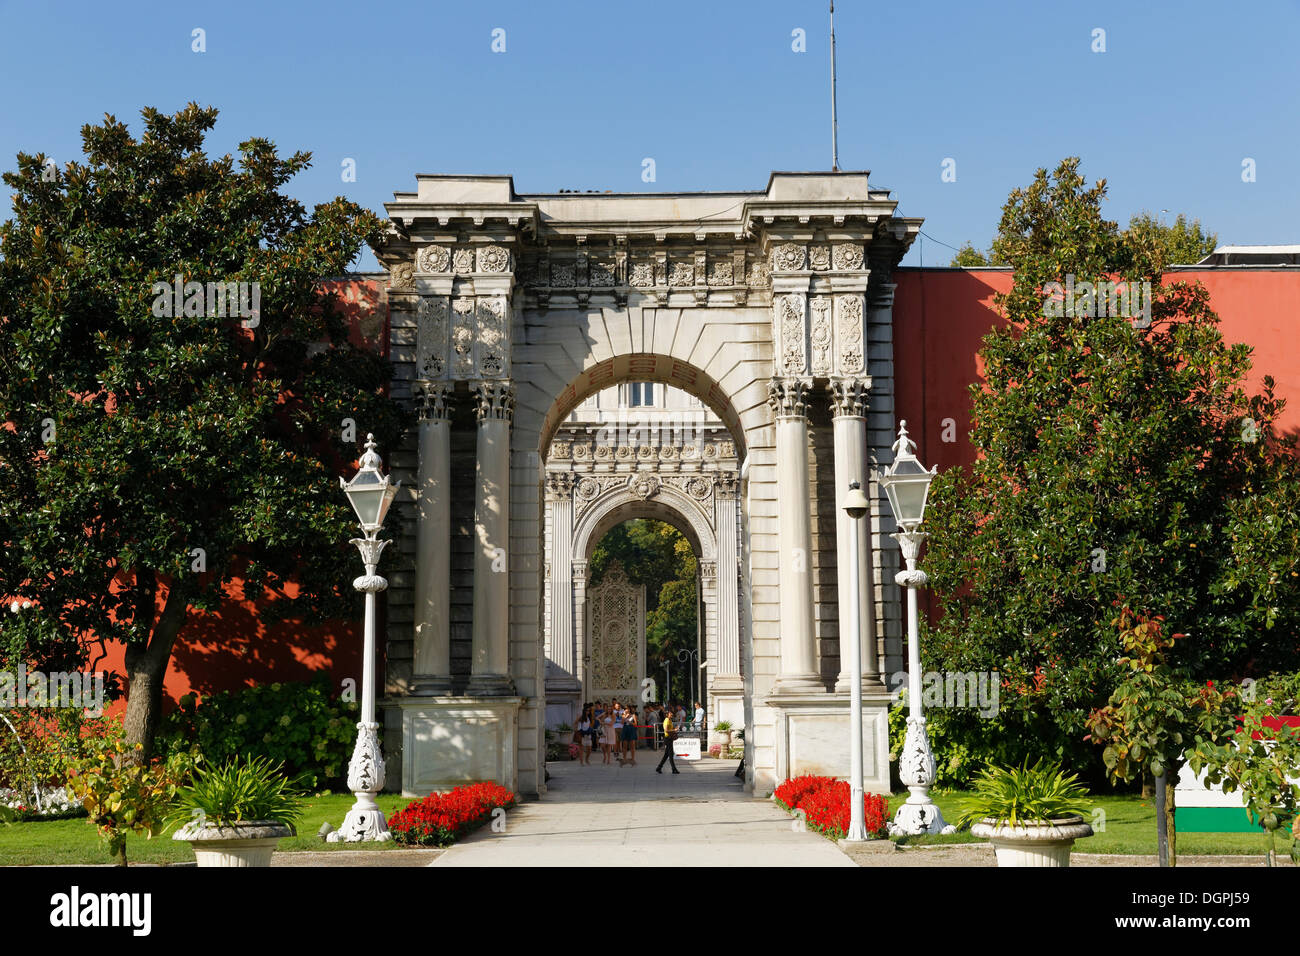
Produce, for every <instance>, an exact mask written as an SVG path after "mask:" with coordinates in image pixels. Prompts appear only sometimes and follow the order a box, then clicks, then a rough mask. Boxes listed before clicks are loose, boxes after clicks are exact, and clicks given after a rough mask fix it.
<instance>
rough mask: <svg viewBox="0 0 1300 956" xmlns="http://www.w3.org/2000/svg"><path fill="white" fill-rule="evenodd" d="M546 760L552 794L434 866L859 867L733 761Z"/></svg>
mask: <svg viewBox="0 0 1300 956" xmlns="http://www.w3.org/2000/svg"><path fill="white" fill-rule="evenodd" d="M659 756H660V755H659V753H657V752H654V751H649V750H642V751H638V753H637V765H636V766H635V767H633V766H631V765H629V766H626V767H620V766H619V765H618V764H617V763H614V764H610V765H602V764H601V763H600V757H599V755H597V756H595V757H594V758H593V760H592V763H591V765H590V766H587V767H583V766H581V765H579V764H578V763H576V762H573V761H561V762H558V763H550V764H547V769H548V770H549V771H550V773H551V780H550V783H549V784H547V787H548V792H547V793H546V795H545V796H543V797H542V799H541V800H538V801H534V802H531V803H525V804H522V805H521V806H519V807H516V808H515V809H513V810H511V811H509V813H508V814H507V816H506V821H505V824H506V825H505V832H504V833H493V832H492V831H491V830H490V829H488V828H486V827H485V828H484V829H482V830H479V831H478V832H476V833H474V834H473V835H472V836H470V837H469V838H468V839H467V840H465V841H464V842H463V843H459V844H457V845H456V846H454V847H452V848H451V849H449V850H447V851H446V852H445V853H443V854H442V855H441V856H440V857H439V858H438V859H437V860H436V861H434V862H433V863H432V864H430V865H431V866H678V867H680V866H853V865H854V863H853V861H852V860H850V859H849V858H848V857H847V856H845V855H844V854H843V853H841V852H840V851H839V849H838V848H837V847H836V846H835V844H834V843H832V842H831V841H829V840H827V839H826V838H825V837H822V836H819V835H818V834H816V833H809V832H801V831H798V830H796V829H794V828H793V827H792V826H791V823H792V820H791V817H790V816H789V815H788V814H786V813H784V812H782V811H781V810H780V809H779V808H778V807H777V806H776V805H774V804H773V803H772V802H771V801H770V800H755V799H753V798H752V797H750V796H749V795H748V794H746V793H745V788H744V785H743V784H742V783H741V781H740V780H739V779H737V778H736V777H735V776H734V772H735V769H736V761H734V760H714V759H712V758H708V757H706V758H704V759H702V760H699V761H688V760H681V761H678V767H679V768H680V770H681V773H680V774H678V775H677V776H673V775H672V774H671V773H670V772H669V771H668V768H667V767H665V768H664V772H663V773H662V774H656V773H655V764H656V763H658V760H659Z"/></svg>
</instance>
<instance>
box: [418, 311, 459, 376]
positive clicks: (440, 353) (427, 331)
mask: <svg viewBox="0 0 1300 956" xmlns="http://www.w3.org/2000/svg"><path fill="white" fill-rule="evenodd" d="M448 319H449V309H448V298H447V297H446V296H442V295H438V296H421V297H420V303H419V305H418V306H417V307H416V315H415V321H416V374H417V375H418V376H419V377H420V378H442V377H444V376H445V375H446V374H447V352H448V343H449V339H448V332H449V329H450V323H449V321H448Z"/></svg>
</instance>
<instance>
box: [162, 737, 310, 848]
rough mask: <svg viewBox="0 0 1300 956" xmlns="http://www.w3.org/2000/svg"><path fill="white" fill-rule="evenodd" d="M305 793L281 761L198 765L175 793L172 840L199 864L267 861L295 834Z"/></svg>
mask: <svg viewBox="0 0 1300 956" xmlns="http://www.w3.org/2000/svg"><path fill="white" fill-rule="evenodd" d="M303 807H304V802H303V797H302V795H301V794H300V793H299V792H298V791H297V790H296V789H295V788H294V785H293V783H292V782H291V781H290V780H289V779H288V778H287V777H285V775H284V773H283V764H272V763H271V761H270V760H268V759H266V758H265V757H255V758H253V759H252V760H247V761H242V762H241V761H239V760H238V759H232V760H228V761H227V762H226V763H224V764H222V765H220V766H218V767H213V768H210V769H206V770H205V769H199V770H197V771H196V772H195V774H194V779H193V781H192V782H191V784H190V785H189V786H188V787H183V788H181V790H180V791H179V792H178V793H177V795H176V800H175V802H174V803H173V805H172V810H171V813H170V814H169V815H168V823H169V825H172V826H179V829H177V831H176V833H175V834H173V836H172V839H174V840H184V841H186V842H188V843H189V845H190V846H191V847H192V848H193V849H194V858H195V859H196V860H197V861H198V865H199V866H270V865H271V854H272V853H273V852H274V851H275V847H276V844H277V843H279V842H280V840H281V839H283V838H284V837H287V836H294V835H295V834H296V833H297V829H296V824H297V823H298V821H299V820H300V819H302V814H303Z"/></svg>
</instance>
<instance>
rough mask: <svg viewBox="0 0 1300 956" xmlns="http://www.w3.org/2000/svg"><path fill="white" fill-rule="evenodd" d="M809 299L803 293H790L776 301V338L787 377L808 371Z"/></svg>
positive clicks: (782, 367)
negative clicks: (805, 335)
mask: <svg viewBox="0 0 1300 956" xmlns="http://www.w3.org/2000/svg"><path fill="white" fill-rule="evenodd" d="M806 302H807V297H806V296H805V295H804V294H803V293H801V292H790V293H787V294H786V295H782V296H780V297H778V298H777V300H776V323H775V324H776V328H775V329H774V330H773V332H774V338H775V339H776V340H777V341H778V342H780V348H779V350H778V352H777V354H778V355H779V356H780V371H781V372H782V373H783V374H785V375H802V374H804V373H805V372H806V371H807V369H808V355H807V350H806V348H805V345H804V320H805V313H806V311H807V309H806Z"/></svg>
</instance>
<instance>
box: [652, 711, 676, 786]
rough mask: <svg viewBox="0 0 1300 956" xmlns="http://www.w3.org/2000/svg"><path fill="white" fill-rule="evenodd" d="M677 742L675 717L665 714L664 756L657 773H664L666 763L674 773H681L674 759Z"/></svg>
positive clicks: (656, 768)
mask: <svg viewBox="0 0 1300 956" xmlns="http://www.w3.org/2000/svg"><path fill="white" fill-rule="evenodd" d="M676 740H677V726H676V725H675V724H674V723H673V715H672V714H671V713H668V712H665V713H664V755H663V756H662V757H660V758H659V766H657V767H655V773H663V772H664V761H665V760H667V761H668V766H670V767H672V768H673V773H681V771H680V770H678V769H677V761H676V760H674V759H673V743H674V741H676Z"/></svg>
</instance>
